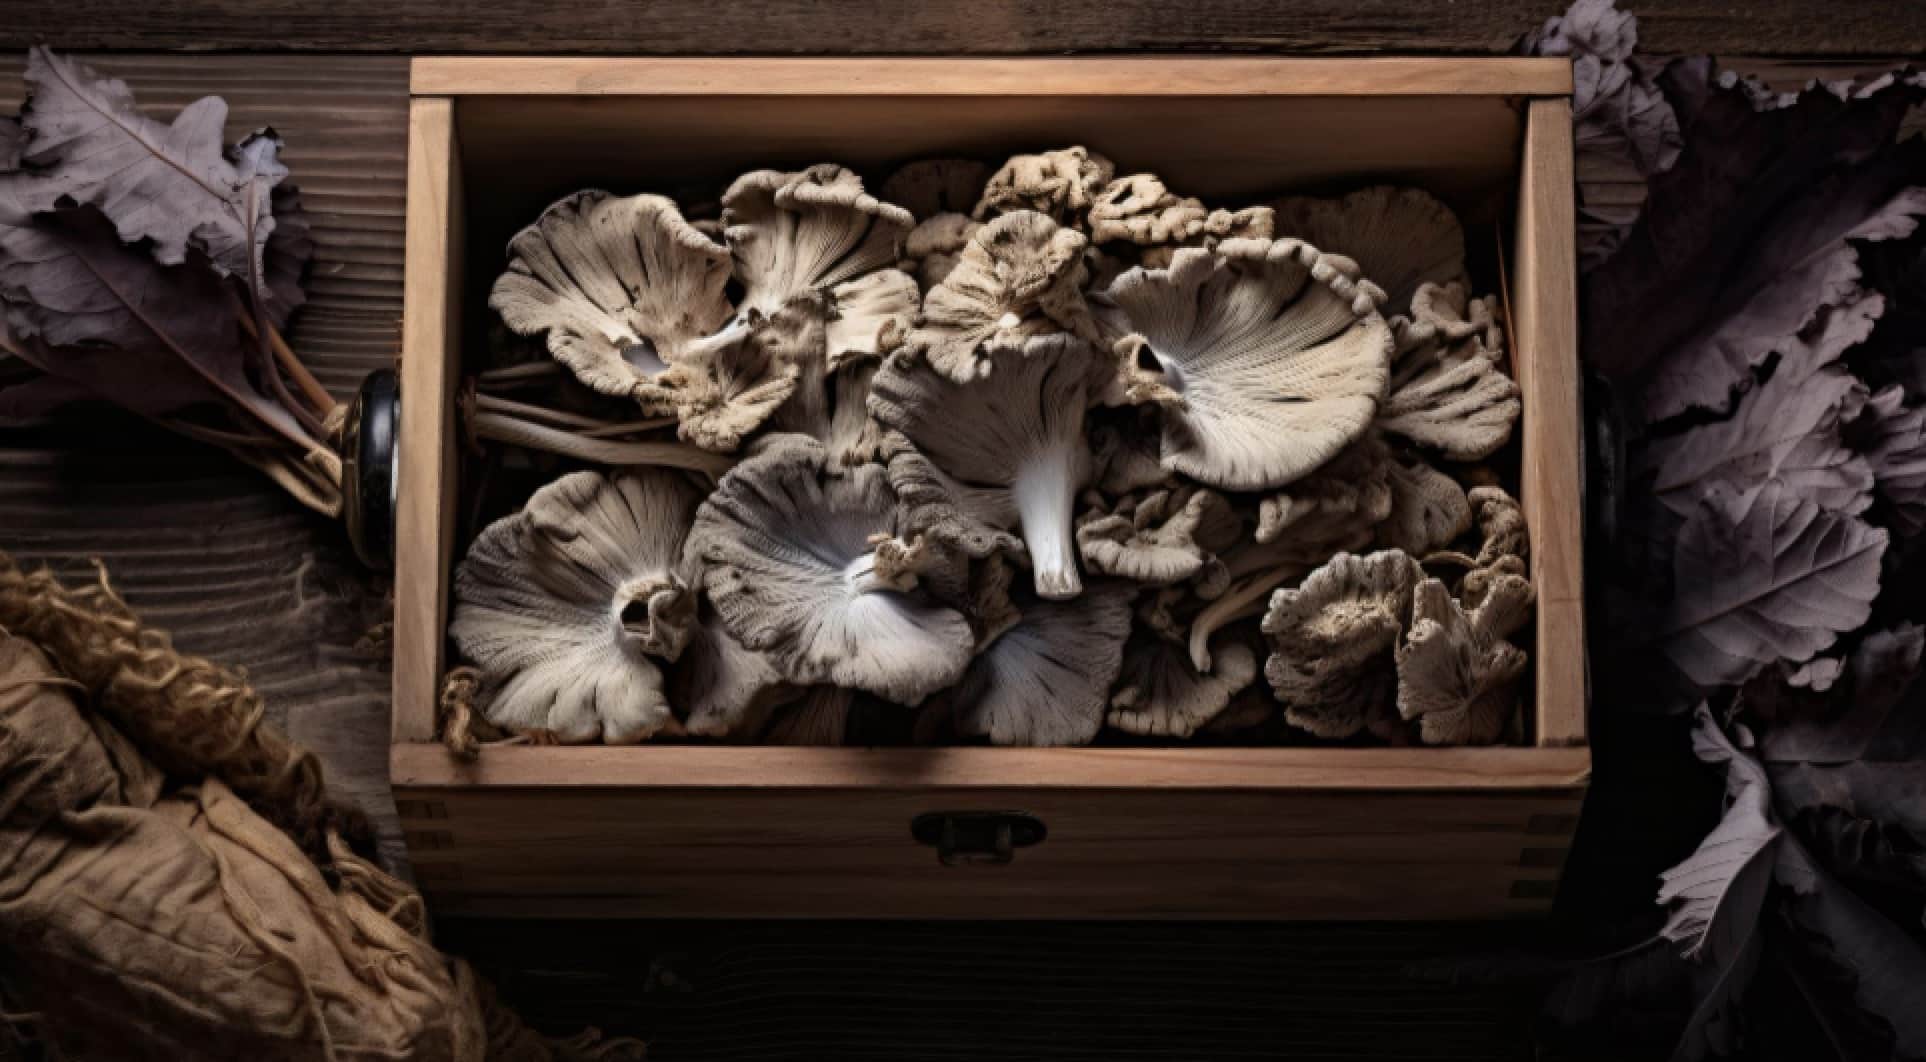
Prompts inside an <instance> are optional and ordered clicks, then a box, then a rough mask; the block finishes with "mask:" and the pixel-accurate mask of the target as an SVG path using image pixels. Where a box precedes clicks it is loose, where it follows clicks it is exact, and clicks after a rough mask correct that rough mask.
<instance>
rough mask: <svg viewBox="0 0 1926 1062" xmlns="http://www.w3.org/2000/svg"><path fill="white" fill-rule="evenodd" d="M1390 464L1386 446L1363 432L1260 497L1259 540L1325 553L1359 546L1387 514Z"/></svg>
mask: <svg viewBox="0 0 1926 1062" xmlns="http://www.w3.org/2000/svg"><path fill="white" fill-rule="evenodd" d="M1390 465H1391V450H1390V448H1389V447H1387V446H1386V445H1385V444H1384V440H1383V439H1381V438H1379V437H1378V435H1377V434H1376V433H1375V432H1367V433H1366V434H1365V435H1364V436H1363V437H1361V438H1360V439H1358V441H1357V442H1354V443H1352V444H1351V445H1350V446H1347V447H1345V448H1344V449H1343V450H1342V451H1340V452H1339V453H1338V455H1337V456H1336V457H1333V458H1332V459H1331V460H1329V461H1327V462H1325V463H1324V464H1323V465H1322V466H1320V467H1319V468H1318V470H1317V471H1316V472H1313V473H1311V474H1310V475H1308V476H1305V477H1304V478H1303V479H1300V480H1298V481H1297V482H1295V483H1292V484H1291V485H1289V486H1287V487H1285V488H1284V489H1283V490H1281V491H1279V492H1277V493H1276V494H1273V495H1270V496H1268V497H1266V498H1264V499H1263V500H1262V501H1261V502H1259V503H1258V510H1257V534H1256V537H1257V541H1258V542H1260V543H1264V544H1270V543H1288V544H1290V545H1291V546H1293V547H1294V548H1295V549H1296V550H1297V551H1298V552H1299V555H1303V554H1304V553H1310V552H1319V553H1321V554H1322V555H1323V556H1327V557H1328V556H1330V555H1332V554H1335V553H1345V552H1350V551H1352V550H1356V549H1359V548H1362V547H1363V546H1365V545H1367V544H1368V543H1369V542H1370V541H1371V537H1372V531H1373V529H1374V528H1376V527H1377V526H1378V524H1380V523H1382V522H1383V521H1384V520H1385V519H1386V518H1387V517H1389V516H1390V515H1391V500H1392V499H1391V482H1390V476H1391V471H1390Z"/></svg>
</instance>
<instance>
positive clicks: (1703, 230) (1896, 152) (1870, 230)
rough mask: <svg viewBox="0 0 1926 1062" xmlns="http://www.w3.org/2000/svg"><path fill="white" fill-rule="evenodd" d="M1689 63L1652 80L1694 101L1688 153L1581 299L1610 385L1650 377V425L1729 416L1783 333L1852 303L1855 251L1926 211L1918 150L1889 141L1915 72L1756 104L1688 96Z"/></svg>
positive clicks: (1734, 88) (1905, 227)
mask: <svg viewBox="0 0 1926 1062" xmlns="http://www.w3.org/2000/svg"><path fill="white" fill-rule="evenodd" d="M1697 69H1698V68H1696V67H1682V66H1675V67H1673V68H1670V69H1668V70H1667V73H1666V75H1665V76H1664V78H1663V79H1662V81H1663V84H1664V85H1665V86H1666V88H1667V89H1668V91H1671V92H1673V94H1674V96H1675V98H1676V97H1677V96H1678V95H1679V94H1680V93H1691V92H1697V93H1698V94H1699V99H1698V102H1697V103H1696V104H1695V106H1694V108H1693V110H1692V111H1691V117H1690V120H1689V122H1688V124H1687V126H1686V147H1685V149H1684V151H1683V152H1682V153H1681V154H1680V156H1679V159H1678V162H1677V164H1676V165H1675V166H1673V167H1672V169H1670V170H1668V171H1667V172H1665V173H1663V174H1660V175H1658V176H1657V177H1654V178H1653V179H1652V181H1651V185H1650V188H1651V195H1650V198H1649V200H1648V201H1647V203H1646V207H1645V212H1644V215H1643V216H1642V217H1641V218H1640V219H1639V221H1638V223H1637V225H1636V226H1634V228H1633V229H1632V231H1631V233H1630V234H1629V235H1628V236H1627V237H1626V240H1625V244H1624V246H1623V247H1622V248H1621V249H1620V251H1619V252H1618V253H1617V254H1616V255H1614V256H1613V257H1612V259H1611V260H1610V261H1608V262H1606V263H1605V264H1604V265H1603V266H1601V267H1600V268H1599V269H1597V270H1596V271H1594V272H1593V274H1592V275H1591V277H1590V282H1589V284H1588V286H1587V291H1586V298H1585V320H1586V321H1587V326H1586V334H1585V337H1584V348H1585V350H1586V354H1587V357H1588V358H1590V359H1591V360H1592V361H1593V363H1594V364H1596V365H1597V366H1598V367H1599V368H1600V369H1601V370H1602V371H1603V372H1605V373H1606V374H1607V375H1609V376H1612V377H1614V378H1632V377H1640V376H1644V375H1646V374H1647V373H1648V370H1649V371H1650V374H1651V379H1650V382H1649V383H1648V384H1647V386H1646V388H1645V394H1644V401H1643V406H1644V410H1645V416H1646V419H1647V420H1649V421H1655V420H1660V419H1663V418H1665V417H1669V416H1672V415H1675V414H1678V413H1681V412H1684V411H1685V410H1688V409H1693V408H1706V409H1712V410H1715V411H1721V410H1724V409H1726V408H1728V406H1729V404H1730V401H1731V396H1732V394H1733V393H1734V392H1735V391H1737V390H1739V389H1740V388H1742V387H1743V386H1744V385H1745V384H1746V383H1747V382H1748V381H1749V379H1750V376H1751V373H1752V370H1753V369H1754V368H1755V367H1756V366H1757V365H1759V364H1760V363H1761V362H1762V361H1764V359H1765V358H1766V357H1767V355H1768V354H1769V353H1770V352H1772V351H1773V350H1775V349H1777V348H1778V346H1779V344H1780V343H1782V342H1783V341H1784V339H1785V338H1786V337H1788V336H1791V335H1793V334H1794V333H1796V332H1797V331H1799V330H1800V329H1801V328H1802V327H1804V326H1805V325H1806V324H1807V322H1809V321H1810V320H1811V319H1812V318H1813V316H1814V315H1815V314H1816V313H1817V312H1818V310H1819V309H1820V308H1821V307H1824V306H1829V305H1836V304H1838V303H1840V302H1841V301H1843V300H1844V299H1846V298H1848V297H1850V296H1853V295H1855V294H1857V292H1858V290H1859V265H1858V258H1857V254H1856V252H1855V250H1854V249H1853V246H1852V242H1851V241H1855V240H1886V239H1896V238H1900V237H1904V236H1906V235H1908V234H1910V233H1911V232H1912V231H1913V229H1914V227H1915V225H1916V223H1917V215H1919V214H1920V213H1921V212H1926V190H1922V189H1917V188H1913V187H1911V186H1910V185H1911V182H1912V180H1913V179H1914V177H1915V175H1917V174H1918V173H1919V172H1920V159H1919V156H1920V155H1921V153H1922V152H1926V148H1922V147H1921V146H1920V145H1919V144H1917V143H1914V144H1911V145H1909V146H1902V147H1900V148H1893V147H1892V144H1893V138H1894V134H1895V132H1896V131H1897V129H1898V127H1899V123H1900V121H1901V120H1902V119H1903V117H1904V115H1905V113H1906V111H1907V109H1908V107H1910V106H1911V105H1912V104H1913V103H1914V102H1917V101H1918V100H1919V99H1920V98H1921V96H1922V95H1926V84H1923V83H1922V81H1921V79H1920V78H1918V77H1916V76H1913V75H1910V74H1908V75H1906V76H1904V77H1886V78H1882V79H1880V80H1879V81H1876V82H1873V83H1871V84H1868V85H1866V86H1864V87H1862V88H1858V89H1854V90H1852V91H1851V92H1847V93H1844V94H1843V95H1841V94H1835V92H1834V91H1833V90H1831V89H1826V88H1814V89H1809V90H1808V91H1806V92H1804V93H1802V94H1801V95H1800V96H1798V97H1797V99H1796V100H1794V101H1792V102H1790V103H1787V104H1785V105H1783V106H1771V105H1767V106H1763V107H1762V106H1761V105H1760V104H1759V103H1758V102H1757V101H1755V99H1754V97H1753V95H1752V94H1751V93H1750V92H1749V91H1748V90H1747V89H1746V88H1745V87H1743V86H1742V85H1739V84H1736V83H1734V82H1732V81H1731V80H1730V79H1724V80H1721V81H1720V82H1719V83H1718V84H1717V85H1716V86H1714V87H1710V88H1707V89H1702V90H1699V89H1694V88H1693V87H1692V86H1691V85H1689V84H1688V82H1689V80H1690V78H1692V77H1693V76H1694V73H1695V71H1696V70H1697Z"/></svg>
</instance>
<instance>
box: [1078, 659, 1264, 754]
mask: <svg viewBox="0 0 1926 1062" xmlns="http://www.w3.org/2000/svg"><path fill="white" fill-rule="evenodd" d="M1212 648H1213V650H1214V651H1213V652H1212V653H1211V669H1210V670H1209V671H1200V670H1198V668H1197V667H1196V666H1195V664H1194V663H1193V662H1192V661H1191V658H1190V654H1189V653H1188V652H1186V651H1185V649H1184V647H1183V646H1182V645H1180V644H1178V643H1175V642H1172V641H1170V640H1169V639H1166V638H1160V637H1156V636H1150V637H1142V636H1140V637H1138V638H1135V639H1132V641H1131V643H1130V648H1129V650H1128V652H1126V653H1125V662H1124V667H1123V673H1122V674H1121V675H1120V676H1119V677H1118V679H1117V685H1116V689H1115V690H1114V691H1113V692H1112V694H1111V697H1110V714H1109V717H1108V721H1109V723H1110V725H1111V726H1113V727H1116V728H1117V729H1118V730H1121V731H1123V732H1124V733H1126V734H1136V735H1139V736H1143V737H1170V738H1188V737H1191V736H1192V735H1194V734H1196V733H1197V732H1198V731H1199V730H1200V729H1202V728H1203V727H1205V726H1207V725H1209V724H1210V723H1211V722H1212V721H1213V720H1215V719H1216V718H1217V717H1218V716H1219V715H1220V714H1221V713H1222V712H1223V711H1224V709H1225V708H1226V707H1227V706H1229V704H1230V703H1231V698H1232V697H1235V696H1236V695H1237V694H1238V692H1239V691H1241V690H1243V689H1244V688H1245V687H1247V686H1249V685H1250V684H1251V683H1252V682H1253V681H1255V680H1256V678H1257V654H1256V653H1253V652H1252V651H1251V648H1250V646H1248V645H1246V644H1244V642H1243V641H1242V640H1240V639H1238V638H1234V637H1220V638H1219V639H1218V640H1217V644H1216V645H1214V646H1213V647H1212Z"/></svg>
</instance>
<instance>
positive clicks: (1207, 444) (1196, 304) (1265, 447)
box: [1100, 240, 1391, 490]
mask: <svg viewBox="0 0 1926 1062" xmlns="http://www.w3.org/2000/svg"><path fill="white" fill-rule="evenodd" d="M1349 268H1350V266H1349V263H1348V262H1344V261H1341V260H1337V259H1331V258H1327V257H1326V256H1325V255H1323V254H1321V253H1319V252H1318V251H1317V249H1315V248H1313V247H1311V246H1309V245H1307V244H1303V243H1299V242H1297V241H1295V240H1275V241H1271V240H1226V241H1224V242H1223V243H1220V244H1218V245H1217V247H1216V248H1215V249H1211V250H1202V249H1195V248H1191V249H1185V250H1180V251H1178V252H1177V253H1176V256H1175V257H1174V258H1173V259H1172V261H1171V266H1170V268H1169V269H1142V268H1139V269H1133V270H1131V271H1130V272H1128V273H1125V274H1124V275H1123V276H1121V277H1119V278H1117V281H1116V282H1115V283H1114V284H1112V285H1111V286H1110V288H1109V290H1108V291H1107V292H1105V294H1104V297H1103V300H1102V302H1103V304H1104V305H1103V307H1102V308H1101V310H1100V312H1101V313H1102V315H1103V318H1104V320H1105V322H1106V324H1107V326H1108V327H1111V328H1113V329H1115V330H1116V331H1117V332H1119V333H1130V334H1134V335H1135V336H1136V337H1139V338H1140V339H1141V344H1139V345H1137V346H1135V347H1134V348H1132V347H1130V346H1126V345H1122V344H1120V346H1119V349H1120V351H1124V352H1128V353H1131V354H1133V355H1134V361H1133V362H1132V363H1128V364H1122V365H1120V366H1119V371H1120V373H1121V374H1123V375H1124V376H1125V377H1126V382H1124V383H1122V384H1121V385H1120V386H1119V388H1118V389H1119V390H1121V391H1123V392H1126V393H1129V394H1132V395H1133V396H1135V398H1137V399H1138V400H1142V399H1145V398H1150V399H1153V400H1155V401H1158V402H1159V404H1160V405H1161V412H1162V415H1163V418H1164V434H1163V461H1164V465H1165V467H1167V468H1170V469H1172V470H1173V471H1176V472H1180V473H1182V474H1184V475H1186V476H1189V477H1191V478H1192V479H1195V480H1197V481H1199V482H1201V483H1205V484H1208V485H1210V486H1213V487H1218V488H1221V489H1226V490H1274V489H1276V488H1278V487H1282V486H1284V485H1285V484H1287V483H1290V482H1292V481H1293V480H1296V479H1298V478H1299V477H1301V476H1304V475H1306V474H1308V473H1309V472H1311V471H1312V470H1314V469H1316V468H1317V467H1318V466H1319V465H1322V464H1323V463H1324V462H1326V461H1328V460H1330V459H1331V458H1332V457H1333V456H1335V455H1336V454H1337V453H1338V452H1340V451H1341V450H1343V449H1344V448H1345V447H1346V446H1347V445H1349V444H1350V443H1351V442H1353V441H1354V440H1356V439H1357V438H1358V437H1359V436H1360V435H1362V434H1364V432H1365V430H1366V429H1367V428H1368V427H1369V426H1370V424H1371V421H1372V419H1373V418H1374V417H1375V416H1376V414H1377V408H1378V402H1379V400H1380V399H1381V398H1382V397H1383V395H1384V388H1385V382H1386V380H1387V378H1388V376H1389V370H1390V359H1391V331H1390V328H1389V326H1387V325H1386V324H1385V322H1384V320H1383V318H1381V317H1379V316H1378V313H1377V311H1376V309H1375V302H1376V299H1377V298H1378V297H1380V295H1381V293H1379V292H1377V290H1376V289H1375V288H1373V287H1372V286H1371V285H1369V284H1368V283H1361V282H1359V281H1357V280H1356V279H1355V278H1354V277H1352V276H1351V275H1350V274H1349V273H1348V272H1347V271H1346V270H1348V269H1349Z"/></svg>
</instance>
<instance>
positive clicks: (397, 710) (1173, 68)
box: [392, 56, 1590, 791]
mask: <svg viewBox="0 0 1926 1062" xmlns="http://www.w3.org/2000/svg"><path fill="white" fill-rule="evenodd" d="M412 92H413V94H414V99H413V101H412V108H411V113H410V123H409V127H410V132H409V141H410V143H409V163H408V166H409V169H408V173H409V179H408V200H407V202H408V206H407V269H406V279H405V285H406V286H405V299H404V320H403V355H404V356H403V358H402V396H403V401H404V403H405V406H404V415H403V418H402V427H401V439H400V447H401V457H400V474H399V475H400V479H399V500H398V505H397V518H396V519H397V529H396V547H395V554H396V556H395V565H396V573H397V577H396V591H395V593H396V620H395V666H394V717H393V718H394V727H393V735H394V749H393V754H392V768H393V784H394V785H395V786H396V787H397V788H403V787H408V788H428V789H432V788H435V787H458V788H468V787H487V788H497V787H501V788H518V787H537V788H557V787H567V788H580V787H651V788H653V787H665V786H666V787H691V788H782V787H803V788H818V787H837V788H864V787H913V788H917V789H936V790H940V789H943V788H948V787H956V788H965V787H970V788H983V787H1013V788H1015V787H1021V788H1093V789H1104V788H1128V789H1193V790H1239V789H1263V790H1323V791H1328V790H1367V791H1377V790H1399V789H1403V790H1432V789H1435V790H1441V791H1456V790H1478V789H1505V790H1564V791H1569V790H1573V789H1580V790H1582V788H1583V787H1584V786H1585V784H1586V782H1587V780H1588V778H1589V772H1590V753H1589V750H1588V749H1587V748H1586V747H1585V742H1586V720H1585V710H1586V700H1587V697H1586V693H1587V690H1586V661H1585V642H1584V608H1583V585H1582V578H1581V570H1582V557H1583V554H1582V541H1581V532H1582V510H1581V498H1582V482H1583V481H1582V464H1581V458H1580V449H1579V445H1580V444H1579V435H1578V433H1579V430H1580V423H1581V421H1580V414H1579V392H1578V387H1579V384H1578V373H1577V363H1576V362H1577V359H1576V334H1575V333H1576V323H1577V292H1576V286H1577V269H1576V262H1575V257H1574V251H1573V238H1574V226H1575V217H1574V209H1573V167H1572V144H1571V107H1570V99H1569V97H1570V95H1571V92H1572V73H1571V66H1570V63H1569V61H1567V60H1564V59H1557V58H1512V57H1504V58H1497V57H1494V58H1408V57H1389V58H1329V59H1323V58H1321V59H1291V58H1261V57H1241V56H1209V57H1201V56H1200V57H1185V56H1140V57H1127V58H1110V57H1104V58H1079V57H1066V58H1025V59H1016V58H1009V59H1004V58H955V59H946V58H900V59H888V58H886V59H827V58H821V59H818V58H713V59H711V58H607V59H604V58H562V57H555V58H546V57H424V58H417V59H415V60H414V61H413V65H412ZM897 95H902V96H945V95H951V96H1022V97H1035V96H1117V97H1130V96H1173V97H1215V96H1253V95H1255V96H1377V97H1386V96H1396V97H1414V98H1418V97H1426V96H1496V97H1504V98H1507V99H1511V100H1513V101H1515V102H1516V104H1517V105H1518V106H1519V107H1520V108H1521V109H1522V111H1523V114H1524V119H1525V124H1524V135H1523V148H1522V155H1521V158H1520V163H1519V167H1520V172H1519V192H1518V196H1517V200H1518V202H1517V208H1518V212H1517V223H1516V225H1515V226H1514V227H1513V228H1514V236H1515V245H1514V247H1515V250H1514V253H1512V254H1511V255H1510V256H1509V258H1508V272H1509V274H1510V275H1509V277H1508V284H1507V287H1508V289H1509V290H1508V292H1507V294H1508V296H1509V298H1508V302H1509V304H1510V305H1509V309H1510V315H1511V336H1512V351H1513V358H1514V369H1515V371H1516V373H1517V375H1518V378H1519V383H1520V386H1521V389H1522V390H1523V392H1524V418H1523V421H1522V424H1521V428H1520V431H1521V433H1522V435H1523V441H1524V451H1525V452H1524V463H1523V465H1524V467H1523V469H1522V476H1521V495H1522V497H1521V501H1522V502H1523V504H1524V506H1525V509H1526V514H1527V518H1528V521H1529V523H1530V526H1531V528H1532V536H1533V559H1532V569H1533V570H1532V574H1533V580H1534V583H1535V584H1536V586H1537V588H1538V596H1539V600H1538V619H1537V633H1538V637H1537V646H1536V650H1535V653H1534V662H1535V676H1536V677H1535V705H1536V707H1535V718H1534V719H1533V727H1532V730H1533V734H1534V738H1535V744H1534V745H1530V746H1514V747H1499V748H1475V749H1437V748H1370V749H1317V748H1302V747H1283V748H1240V749H1217V748H1212V749H1199V748H1151V749H1142V748H1131V749H1091V748H1072V749H1019V748H976V747H967V748H945V749H920V748H909V749H852V748H792V747H771V746H691V745H662V746H641V747H622V746H572V747H507V748H497V749H490V750H488V751H487V752H486V753H485V754H484V755H483V756H482V758H481V759H480V761H478V762H475V763H463V762H461V761H459V760H457V759H455V758H454V757H453V756H451V755H449V754H448V753H447V752H446V751H445V750H444V749H443V748H442V747H441V746H440V745H439V744H436V743H435V734H436V716H435V701H436V697H435V693H436V688H437V685H438V682H439V679H440V671H441V667H442V656H443V645H444V643H445V636H446V635H445V632H446V590H447V580H448V578H449V568H450V566H451V563H452V558H451V556H450V550H451V547H452V542H451V535H452V529H451V521H450V520H449V519H448V517H447V511H448V509H449V508H450V503H451V502H452V497H453V495H452V491H453V488H454V483H453V478H454V469H453V463H452V456H453V455H452V453H451V452H449V451H450V450H451V449H452V446H451V444H450V442H449V440H450V438H451V427H450V426H451V424H452V417H453V394H452V391H453V384H454V381H455V379H456V368H457V367H456V366H455V365H452V364H449V362H450V361H451V360H452V359H451V358H450V357H449V356H448V353H447V352H448V350H449V346H450V343H451V340H452V338H453V337H454V335H455V330H456V320H457V318H458V310H457V309H456V306H457V303H458V300H459V294H460V293H459V291H458V290H455V288H453V287H451V278H453V277H457V276H459V262H460V245H459V240H460V235H461V234H460V232H459V231H458V226H459V221H460V216H461V208H460V202H461V187H460V175H459V145H458V143H457V135H456V129H455V119H454V109H455V107H456V106H457V105H458V103H460V102H461V101H463V100H471V99H483V100H485V98H487V97H499V96H756V97H783V96H897ZM423 573H434V574H433V575H432V576H430V577H425V576H424V574H423Z"/></svg>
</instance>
